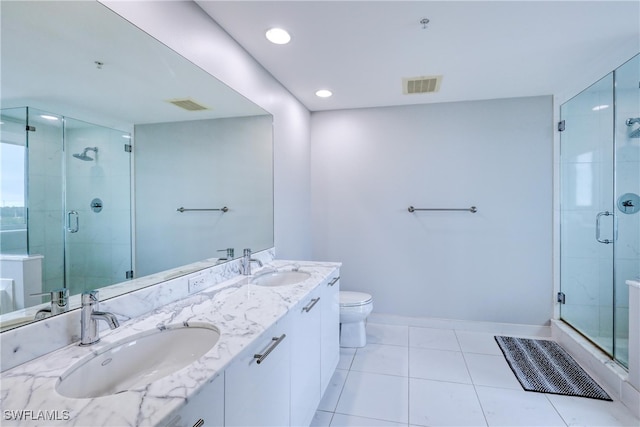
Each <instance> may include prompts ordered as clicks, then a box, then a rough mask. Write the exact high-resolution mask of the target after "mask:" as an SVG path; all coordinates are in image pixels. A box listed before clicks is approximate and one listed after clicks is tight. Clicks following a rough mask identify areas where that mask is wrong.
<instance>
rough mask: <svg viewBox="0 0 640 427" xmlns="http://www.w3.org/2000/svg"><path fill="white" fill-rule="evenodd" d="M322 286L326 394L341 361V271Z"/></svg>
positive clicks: (322, 380) (322, 376)
mask: <svg viewBox="0 0 640 427" xmlns="http://www.w3.org/2000/svg"><path fill="white" fill-rule="evenodd" d="M320 286H321V294H320V297H321V298H322V326H321V332H322V335H321V336H322V340H321V349H320V355H321V363H320V384H321V392H322V394H324V392H325V390H326V389H327V386H328V385H329V382H330V381H331V377H332V376H333V372H334V371H335V370H336V367H337V366H338V360H339V359H340V293H339V292H340V270H336V271H335V273H334V274H333V276H332V278H331V279H330V280H329V281H328V282H327V283H326V284H322V285H320Z"/></svg>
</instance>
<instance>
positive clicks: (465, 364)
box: [453, 329, 489, 426]
mask: <svg viewBox="0 0 640 427" xmlns="http://www.w3.org/2000/svg"><path fill="white" fill-rule="evenodd" d="M453 333H454V335H455V337H456V341H457V342H458V346H459V347H460V353H462V359H463V360H464V366H465V368H466V369H467V374H469V379H471V385H472V386H473V393H474V394H475V395H476V399H477V400H478V405H480V410H481V411H482V418H484V424H485V425H486V426H488V425H489V420H488V419H487V413H486V411H485V409H484V406H482V401H481V400H480V395H479V394H478V389H477V388H476V383H475V381H473V377H472V376H471V369H469V365H468V363H467V358H466V357H465V352H464V351H462V345H461V344H460V338H459V337H458V333H457V331H456V330H455V329H454V330H453Z"/></svg>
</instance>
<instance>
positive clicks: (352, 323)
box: [340, 291, 373, 347]
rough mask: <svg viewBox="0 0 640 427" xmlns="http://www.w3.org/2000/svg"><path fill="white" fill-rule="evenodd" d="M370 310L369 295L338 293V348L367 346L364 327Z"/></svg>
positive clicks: (371, 301)
mask: <svg viewBox="0 0 640 427" xmlns="http://www.w3.org/2000/svg"><path fill="white" fill-rule="evenodd" d="M372 310H373V297H371V295H369V294H365V293H364V292H350V291H340V347H364V346H365V345H366V344H367V332H366V331H365V326H364V325H365V320H367V316H369V314H370V313H371V311H372Z"/></svg>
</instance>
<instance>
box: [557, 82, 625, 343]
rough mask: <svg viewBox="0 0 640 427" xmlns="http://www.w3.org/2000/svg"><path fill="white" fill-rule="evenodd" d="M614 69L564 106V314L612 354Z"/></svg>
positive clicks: (562, 275) (561, 261)
mask: <svg viewBox="0 0 640 427" xmlns="http://www.w3.org/2000/svg"><path fill="white" fill-rule="evenodd" d="M613 110H614V108H613V73H611V74H609V75H607V76H606V77H604V78H603V79H601V80H600V81H598V82H596V83H595V84H593V85H592V86H591V87H589V88H588V89H586V90H585V91H583V92H582V93H580V94H579V95H577V96H576V97H574V98H573V99H571V100H570V101H568V102H567V103H565V104H563V105H562V106H561V107H560V116H561V120H562V121H563V122H564V130H563V131H562V132H561V134H560V135H561V140H560V175H561V190H560V283H561V290H562V293H563V294H564V298H565V304H563V305H561V317H562V318H563V319H564V320H566V321H567V322H568V323H570V324H571V325H572V326H573V327H574V328H575V329H577V330H578V331H580V332H581V333H582V334H584V335H586V336H587V337H588V338H589V339H591V340H592V341H593V342H594V343H595V344H597V345H598V346H599V347H601V348H602V349H603V350H605V351H606V352H607V353H609V354H611V355H612V354H613V286H612V284H613V250H614V244H613V241H614V215H612V212H613V203H612V201H613V185H614V179H613V117H614V115H613Z"/></svg>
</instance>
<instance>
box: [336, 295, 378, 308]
mask: <svg viewBox="0 0 640 427" xmlns="http://www.w3.org/2000/svg"><path fill="white" fill-rule="evenodd" d="M372 300H373V297H372V296H371V295H369V294H366V293H364V292H351V291H340V307H360V306H363V305H367V304H370V303H371V301H372Z"/></svg>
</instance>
